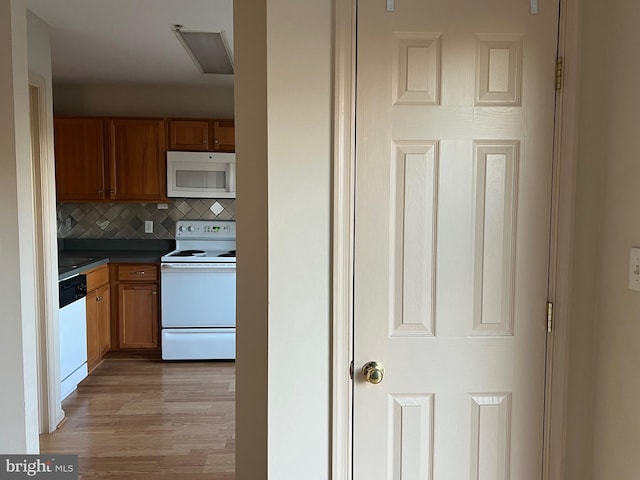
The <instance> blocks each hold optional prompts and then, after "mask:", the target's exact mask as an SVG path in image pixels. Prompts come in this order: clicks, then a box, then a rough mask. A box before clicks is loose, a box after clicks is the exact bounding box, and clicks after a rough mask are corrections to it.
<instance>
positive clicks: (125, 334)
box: [118, 283, 159, 348]
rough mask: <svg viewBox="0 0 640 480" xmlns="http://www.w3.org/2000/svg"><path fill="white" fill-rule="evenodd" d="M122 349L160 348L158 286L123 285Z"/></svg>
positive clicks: (121, 310) (120, 292)
mask: <svg viewBox="0 0 640 480" xmlns="http://www.w3.org/2000/svg"><path fill="white" fill-rule="evenodd" d="M118 297H119V304H120V305H119V308H120V316H119V317H120V318H119V320H120V322H119V323H120V348H158V301H159V298H158V297H159V295H158V284H129V283H121V284H120V285H119V287H118Z"/></svg>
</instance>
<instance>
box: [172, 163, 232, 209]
mask: <svg viewBox="0 0 640 480" xmlns="http://www.w3.org/2000/svg"><path fill="white" fill-rule="evenodd" d="M167 196H168V197H186V198H236V154H235V153H210V152H167Z"/></svg>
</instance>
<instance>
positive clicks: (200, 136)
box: [169, 120, 209, 151]
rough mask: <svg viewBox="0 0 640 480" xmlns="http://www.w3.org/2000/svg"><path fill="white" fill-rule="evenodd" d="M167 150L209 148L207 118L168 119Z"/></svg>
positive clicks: (199, 149)
mask: <svg viewBox="0 0 640 480" xmlns="http://www.w3.org/2000/svg"><path fill="white" fill-rule="evenodd" d="M169 150H178V151H203V150H209V120H170V121H169Z"/></svg>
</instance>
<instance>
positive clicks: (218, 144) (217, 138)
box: [211, 120, 236, 152]
mask: <svg viewBox="0 0 640 480" xmlns="http://www.w3.org/2000/svg"><path fill="white" fill-rule="evenodd" d="M212 123H213V145H212V148H211V150H214V151H216V152H235V151H236V130H235V124H234V122H233V120H214V121H213V122H212Z"/></svg>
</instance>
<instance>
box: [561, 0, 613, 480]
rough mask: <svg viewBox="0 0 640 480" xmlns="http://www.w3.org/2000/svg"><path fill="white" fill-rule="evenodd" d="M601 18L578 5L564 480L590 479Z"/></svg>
mask: <svg viewBox="0 0 640 480" xmlns="http://www.w3.org/2000/svg"><path fill="white" fill-rule="evenodd" d="M606 16H607V14H606V5H605V4H604V2H602V1H600V0H595V1H594V0H585V1H584V2H583V18H582V22H581V30H582V41H581V48H582V59H581V66H582V68H581V71H580V86H581V92H580V97H579V98H580V100H579V109H580V112H579V120H578V128H579V133H578V136H579V146H578V166H577V185H576V217H575V222H574V223H575V224H574V242H575V243H574V252H573V274H572V277H573V287H572V298H571V313H572V316H571V318H572V319H571V327H570V339H569V376H568V379H567V381H568V385H567V410H566V411H567V422H568V425H567V437H566V446H565V462H566V463H565V478H566V479H567V480H592V478H593V471H592V467H593V465H592V460H593V456H592V449H593V415H594V410H593V393H594V390H593V389H594V381H595V376H594V368H595V359H594V341H595V336H594V335H595V322H596V317H597V315H596V308H597V304H598V302H597V294H598V283H599V282H598V278H599V274H598V272H599V255H600V243H601V241H600V239H601V232H602V215H603V210H602V199H603V194H604V192H603V187H604V182H603V181H602V178H603V175H604V163H603V161H602V160H603V158H604V155H605V141H604V139H605V134H604V131H605V129H606V119H605V114H606V97H607V88H606V84H605V72H606V69H605V68H602V65H603V62H605V58H606V57H605V53H606V42H603V41H602V40H603V36H602V34H601V33H602V32H601V26H602V23H601V22H602V19H603V18H606ZM596 32H599V33H596ZM576 60H577V59H576ZM576 60H574V59H571V61H576Z"/></svg>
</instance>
